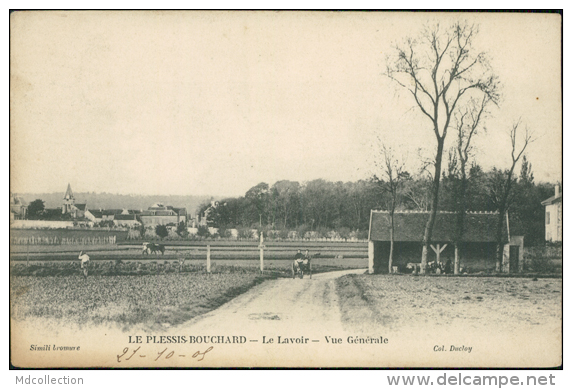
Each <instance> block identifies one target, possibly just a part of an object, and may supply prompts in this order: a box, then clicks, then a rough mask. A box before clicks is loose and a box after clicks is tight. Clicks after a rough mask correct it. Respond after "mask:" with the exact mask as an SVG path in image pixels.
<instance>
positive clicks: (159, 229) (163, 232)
mask: <svg viewBox="0 0 572 389" xmlns="http://www.w3.org/2000/svg"><path fill="white" fill-rule="evenodd" d="M155 233H156V234H157V235H158V236H160V237H161V239H163V238H165V237H166V236H167V235H169V230H167V226H164V225H162V224H159V225H158V226H156V227H155Z"/></svg>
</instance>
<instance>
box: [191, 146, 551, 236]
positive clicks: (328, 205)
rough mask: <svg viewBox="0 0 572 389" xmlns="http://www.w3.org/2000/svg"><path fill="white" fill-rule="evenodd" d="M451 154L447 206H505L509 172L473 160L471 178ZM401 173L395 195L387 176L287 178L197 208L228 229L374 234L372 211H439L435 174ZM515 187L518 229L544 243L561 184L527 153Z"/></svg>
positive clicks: (512, 198)
mask: <svg viewBox="0 0 572 389" xmlns="http://www.w3.org/2000/svg"><path fill="white" fill-rule="evenodd" d="M450 158H451V159H450V160H449V161H448V163H447V169H446V170H444V171H443V172H442V175H443V178H442V180H441V181H442V182H441V186H442V190H441V191H439V210H441V211H453V212H456V211H458V209H459V206H460V205H459V202H460V201H461V199H463V203H464V204H463V207H464V208H465V209H466V210H467V211H469V212H470V211H477V212H478V211H498V210H499V206H500V201H501V199H499V192H500V190H499V186H502V185H504V183H505V182H506V179H507V176H508V170H506V169H505V170H503V169H498V168H493V169H491V170H489V171H484V170H483V169H482V168H481V166H479V165H478V164H476V163H473V164H471V166H470V167H469V168H468V169H467V174H466V177H465V180H464V181H463V179H462V178H461V176H460V175H459V172H458V166H457V165H458V163H457V162H456V161H455V160H454V158H453V157H452V156H450ZM399 175H400V181H399V185H398V186H396V187H395V191H396V193H395V197H394V195H393V194H392V192H391V190H390V189H389V188H390V187H391V182H390V181H389V180H388V179H385V177H383V176H382V175H379V176H373V177H371V178H370V179H367V180H359V181H356V182H340V181H338V182H332V181H327V180H324V179H316V180H312V181H308V182H303V183H300V182H298V181H288V180H282V181H278V182H276V183H274V184H273V185H269V184H268V183H265V182H261V183H259V184H258V185H256V186H254V187H252V188H250V189H249V190H248V191H247V192H246V193H245V195H244V196H239V197H227V198H224V199H221V200H220V201H218V205H217V206H215V207H213V206H211V202H209V201H206V202H204V203H203V204H202V205H201V206H200V207H199V208H198V209H197V213H198V214H199V215H201V217H204V215H205V212H206V218H207V223H208V225H209V226H212V227H217V228H223V229H228V228H241V227H250V228H255V229H275V230H284V229H289V230H299V231H320V230H334V231H339V232H344V231H346V232H347V231H362V232H364V233H367V231H368V230H369V218H370V211H371V210H372V209H376V210H387V211H390V210H391V209H392V207H393V208H394V210H395V211H407V210H409V211H427V212H430V211H431V209H432V208H431V207H432V201H431V185H432V179H431V177H430V176H428V175H426V174H415V175H412V174H410V173H409V172H407V171H405V170H400V171H399ZM463 182H464V183H463ZM511 185H512V187H511V190H510V194H509V196H508V199H507V205H506V208H507V209H508V212H509V216H510V223H511V233H512V234H514V235H524V236H525V244H526V245H537V244H542V243H544V207H543V206H542V205H541V202H542V201H543V200H545V199H547V198H548V197H550V196H552V195H553V194H554V185H553V184H549V183H536V182H535V180H534V175H533V172H532V165H531V163H530V162H529V161H528V160H527V159H526V156H525V157H524V158H523V159H522V163H521V165H520V175H518V176H516V175H515V177H511ZM461 187H463V188H461ZM461 190H463V191H464V192H465V195H464V196H463V197H460V194H459V193H460V191H461ZM342 235H343V234H342ZM365 236H367V235H365Z"/></svg>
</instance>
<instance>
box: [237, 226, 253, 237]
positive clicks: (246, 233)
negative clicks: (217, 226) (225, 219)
mask: <svg viewBox="0 0 572 389" xmlns="http://www.w3.org/2000/svg"><path fill="white" fill-rule="evenodd" d="M238 237H239V238H240V239H252V230H251V229H250V228H249V227H240V228H238Z"/></svg>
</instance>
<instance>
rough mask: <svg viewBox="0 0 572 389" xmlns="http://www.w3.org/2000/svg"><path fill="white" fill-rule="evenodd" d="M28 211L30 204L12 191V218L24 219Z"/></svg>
mask: <svg viewBox="0 0 572 389" xmlns="http://www.w3.org/2000/svg"><path fill="white" fill-rule="evenodd" d="M27 213H28V205H27V204H26V203H25V202H24V200H23V199H22V198H21V197H19V196H15V195H13V194H12V193H10V220H24V219H25V218H26V215H27Z"/></svg>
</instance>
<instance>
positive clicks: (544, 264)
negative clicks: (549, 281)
mask: <svg viewBox="0 0 572 389" xmlns="http://www.w3.org/2000/svg"><path fill="white" fill-rule="evenodd" d="M530 270H532V271H533V272H535V273H553V272H554V271H555V266H554V264H553V263H552V261H551V259H550V258H546V257H541V256H535V257H532V258H531V259H530Z"/></svg>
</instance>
